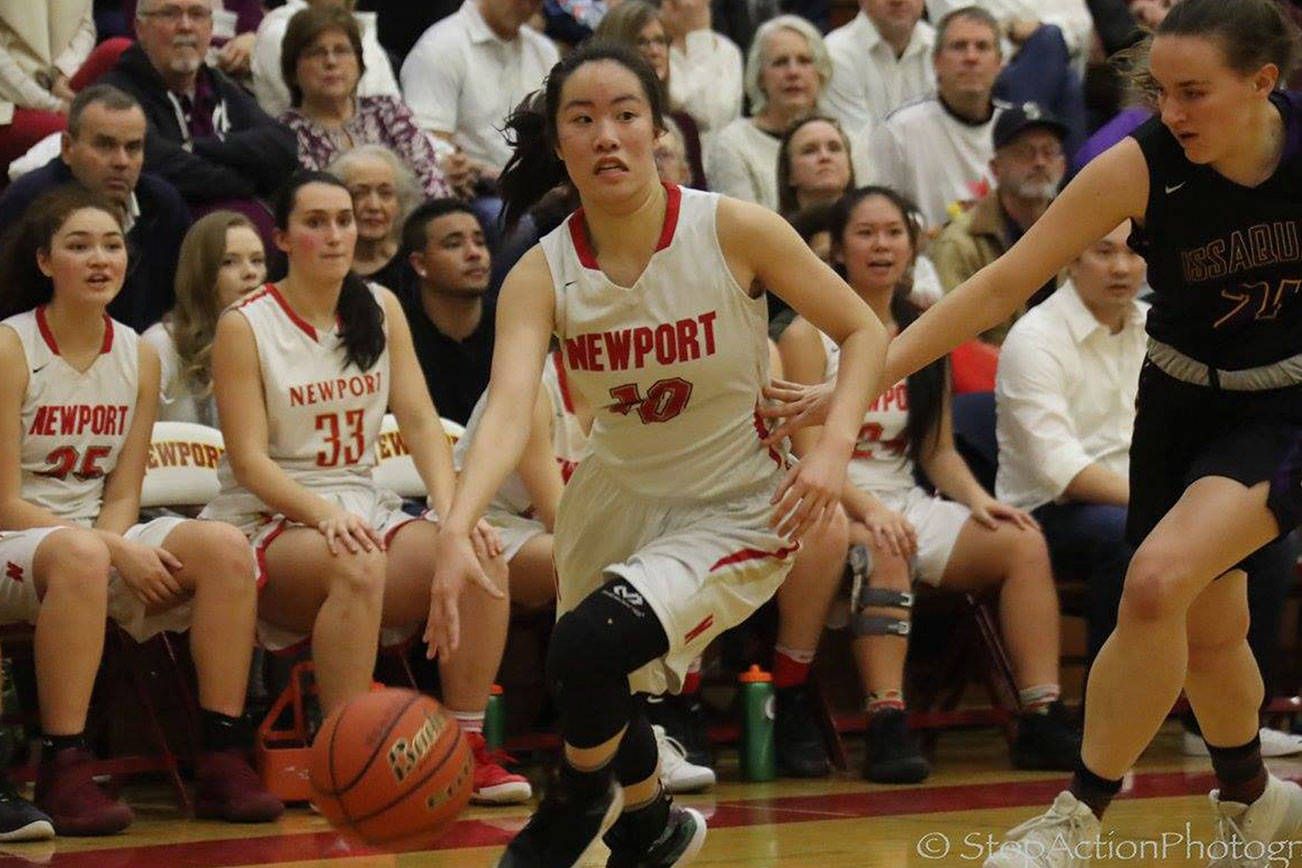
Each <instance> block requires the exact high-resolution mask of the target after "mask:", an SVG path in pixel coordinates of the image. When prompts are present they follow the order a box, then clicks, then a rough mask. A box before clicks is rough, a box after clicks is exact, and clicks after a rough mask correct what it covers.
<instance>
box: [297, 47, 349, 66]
mask: <svg viewBox="0 0 1302 868" xmlns="http://www.w3.org/2000/svg"><path fill="white" fill-rule="evenodd" d="M303 57H304V58H306V59H307V60H312V61H316V62H318V63H319V62H320V61H323V60H325V59H326V58H330V59H331V60H334V61H340V60H347V59H349V58H356V57H357V52H355V51H353V47H352V46H351V45H335V46H325V45H314V46H312V47H311V48H307V49H304V51H303Z"/></svg>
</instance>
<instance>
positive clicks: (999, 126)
mask: <svg viewBox="0 0 1302 868" xmlns="http://www.w3.org/2000/svg"><path fill="white" fill-rule="evenodd" d="M1032 127H1043V128H1044V129H1046V130H1051V131H1053V132H1054V133H1056V134H1057V135H1058V138H1060V139H1065V138H1066V137H1067V125H1066V124H1065V123H1063V122H1062V121H1061V120H1060V119H1059V118H1058V117H1057V116H1055V115H1053V114H1050V113H1049V112H1048V111H1047V110H1046V109H1044V108H1041V107H1040V104H1039V103H1034V102H1024V103H1019V104H1016V105H1012V106H1009V107H1008V108H1006V109H1004V111H1003V114H1001V115H999V120H997V121H995V134H994V139H995V148H996V149H998V148H1002V147H1003V146H1004V145H1006V144H1008V143H1009V142H1011V141H1012V140H1013V139H1015V138H1017V137H1018V136H1020V135H1021V134H1022V133H1023V132H1024V131H1026V130H1029V129H1031V128H1032Z"/></svg>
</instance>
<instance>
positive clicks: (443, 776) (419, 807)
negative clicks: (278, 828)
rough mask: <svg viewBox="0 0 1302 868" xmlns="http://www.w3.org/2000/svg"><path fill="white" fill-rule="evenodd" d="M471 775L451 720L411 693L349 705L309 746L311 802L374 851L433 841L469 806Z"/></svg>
mask: <svg viewBox="0 0 1302 868" xmlns="http://www.w3.org/2000/svg"><path fill="white" fill-rule="evenodd" d="M472 772H473V762H472V760H471V756H470V746H469V745H468V744H467V743H466V739H465V737H464V736H463V735H462V734H461V729H460V727H458V726H457V722H456V720H454V719H453V718H452V716H451V715H449V714H448V713H447V712H446V711H444V710H443V708H442V707H441V706H440V705H439V704H438V703H437V702H435V701H434V700H433V699H431V698H430V697H428V696H423V695H421V694H419V693H416V692H414V691H411V690H379V691H376V692H374V693H367V694H364V695H362V696H358V697H356V698H354V699H351V700H349V701H348V702H346V703H344V704H343V705H342V706H340V707H339V708H337V709H335V710H334V712H333V713H332V714H331V715H330V716H329V717H328V718H326V721H325V723H324V725H322V727H321V731H320V732H319V733H317V737H316V742H315V743H313V745H312V762H311V772H310V775H311V782H312V790H313V792H314V794H315V795H314V796H313V804H315V805H316V807H317V809H318V810H320V812H321V815H322V816H323V817H325V818H326V819H327V820H329V821H330V823H331V825H333V826H334V827H335V828H337V829H339V830H340V831H342V832H345V833H348V834H351V835H353V836H355V837H357V838H360V839H361V840H363V841H365V842H366V843H368V844H374V845H376V846H380V847H394V848H397V847H402V848H404V849H407V848H410V847H419V846H421V845H429V844H431V843H433V842H434V840H435V839H436V838H438V837H439V836H440V835H441V834H443V833H444V832H445V831H447V828H448V827H449V826H450V825H452V821H453V820H455V819H456V818H457V815H459V814H460V813H461V812H462V811H463V810H465V807H466V804H467V803H468V802H469V801H470V788H471V775H472Z"/></svg>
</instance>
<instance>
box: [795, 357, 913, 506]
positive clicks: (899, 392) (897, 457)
mask: <svg viewBox="0 0 1302 868" xmlns="http://www.w3.org/2000/svg"><path fill="white" fill-rule="evenodd" d="M819 337H821V338H822V339H823V351H824V352H825V353H826V354H827V366H826V368H825V369H824V371H823V376H824V378H825V379H826V380H828V381H831V380H835V379H836V372H837V370H838V368H839V367H840V364H841V348H840V347H839V346H837V344H836V341H834V340H832V339H831V338H829V337H828V336H827V335H825V334H823V333H822V332H819ZM908 424H909V382H908V380H900V381H899V382H898V383H896V384H895V385H894V386H892V387H890V388H889V389H887V390H886V391H885V392H883V393H882V394H880V395H878V396H877V398H876V399H874V400H873V402H872V404H870V405H869V406H868V409H867V410H866V411H865V412H864V414H863V423H862V424H861V425H860V426H859V436H858V438H857V439H856V440H855V444H854V452H853V453H852V454H851V456H850V463H849V465H847V467H846V476H847V478H849V480H850V482H851V483H852V484H853V485H854V486H855V487H856V488H858V489H860V490H861V491H869V492H873V493H874V494H876V493H881V492H890V491H907V490H909V489H910V488H913V486H914V485H915V484H916V482H915V481H914V478H913V461H912V459H910V458H909V434H908Z"/></svg>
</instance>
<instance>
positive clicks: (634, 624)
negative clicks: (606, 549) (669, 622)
mask: <svg viewBox="0 0 1302 868" xmlns="http://www.w3.org/2000/svg"><path fill="white" fill-rule="evenodd" d="M668 648H669V640H668V639H667V638H666V636H665V631H664V628H663V627H661V626H660V622H659V620H658V619H657V618H656V616H655V613H654V612H652V610H651V608H650V607H649V606H648V605H647V604H646V601H645V600H644V599H643V598H642V596H641V595H640V594H638V593H637V591H636V590H635V589H634V588H633V587H632V585H629V584H628V583H627V582H625V581H624V580H623V579H616V580H613V581H610V582H607V583H606V584H605V585H603V586H602V587H601V588H599V589H598V590H596V591H594V592H593V593H592V594H590V595H589V596H588V597H587V598H586V599H585V600H583V602H581V603H580V604H579V605H578V606H576V607H575V608H574V609H573V610H572V611H570V612H567V613H565V614H564V615H562V616H561V617H560V619H558V620H557V622H556V627H555V628H554V629H553V630H552V638H551V645H550V646H549V647H548V649H547V685H548V687H549V688H550V689H551V692H552V696H553V697H554V698H555V700H556V705H557V708H558V710H559V711H560V713H561V732H562V735H563V736H564V737H565V740H566V741H567V742H568V743H570V744H572V745H574V746H575V747H595V746H597V745H599V744H601V743H602V742H605V741H607V740H609V739H611V738H613V737H614V736H615V734H616V733H617V732H619V730H620V729H622V728H623V727H624V726H625V724H627V723H628V721H629V719H630V717H631V716H632V708H633V704H632V696H631V694H630V693H629V689H628V675H629V673H630V672H632V671H634V670H635V669H638V668H639V667H641V666H642V665H644V664H645V663H647V662H648V661H650V660H654V659H655V658H657V657H659V656H661V655H663V654H664V653H665V652H666V651H667V650H668Z"/></svg>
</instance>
